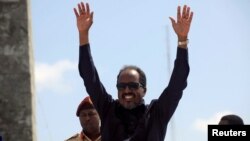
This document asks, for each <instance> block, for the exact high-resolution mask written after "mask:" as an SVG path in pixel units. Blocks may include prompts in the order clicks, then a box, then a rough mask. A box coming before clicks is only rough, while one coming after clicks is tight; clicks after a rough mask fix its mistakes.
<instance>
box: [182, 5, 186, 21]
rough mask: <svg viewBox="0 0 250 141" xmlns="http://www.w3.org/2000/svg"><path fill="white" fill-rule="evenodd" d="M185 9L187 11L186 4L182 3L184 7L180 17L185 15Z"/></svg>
mask: <svg viewBox="0 0 250 141" xmlns="http://www.w3.org/2000/svg"><path fill="white" fill-rule="evenodd" d="M186 11H187V5H184V7H183V9H182V15H181V17H182V18H185V17H186V13H187V12H186Z"/></svg>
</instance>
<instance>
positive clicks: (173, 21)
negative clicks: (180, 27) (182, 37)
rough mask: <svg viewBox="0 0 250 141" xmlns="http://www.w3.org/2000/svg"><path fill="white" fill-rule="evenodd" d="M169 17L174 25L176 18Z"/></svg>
mask: <svg viewBox="0 0 250 141" xmlns="http://www.w3.org/2000/svg"><path fill="white" fill-rule="evenodd" d="M169 19H170V20H171V22H172V25H174V24H175V20H174V19H173V18H172V17H169Z"/></svg>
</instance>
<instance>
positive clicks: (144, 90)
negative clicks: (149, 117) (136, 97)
mask: <svg viewBox="0 0 250 141" xmlns="http://www.w3.org/2000/svg"><path fill="white" fill-rule="evenodd" d="M143 92H144V95H143V96H145V94H146V92H147V88H143Z"/></svg>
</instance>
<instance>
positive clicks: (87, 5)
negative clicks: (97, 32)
mask: <svg viewBox="0 0 250 141" xmlns="http://www.w3.org/2000/svg"><path fill="white" fill-rule="evenodd" d="M86 7H87V15H89V11H90V10H89V4H88V3H87V4H86Z"/></svg>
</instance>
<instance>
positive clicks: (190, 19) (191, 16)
mask: <svg viewBox="0 0 250 141" xmlns="http://www.w3.org/2000/svg"><path fill="white" fill-rule="evenodd" d="M193 15H194V13H193V12H191V14H190V17H189V19H188V21H189V23H190V24H191V22H192V19H193Z"/></svg>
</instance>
